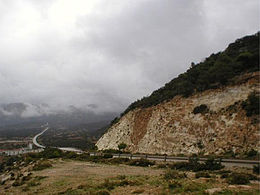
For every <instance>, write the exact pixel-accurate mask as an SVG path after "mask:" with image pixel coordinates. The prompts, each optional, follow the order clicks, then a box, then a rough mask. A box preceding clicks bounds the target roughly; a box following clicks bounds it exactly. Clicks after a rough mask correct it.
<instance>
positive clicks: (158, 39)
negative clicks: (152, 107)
mask: <svg viewBox="0 0 260 195" xmlns="http://www.w3.org/2000/svg"><path fill="white" fill-rule="evenodd" d="M258 6H259V2H258V1H257V0H252V1H243V0H230V1H228V2H227V1H224V0H212V1H205V0H198V1H189V0H183V1H178V0H162V1H157V0H149V1H148V0H140V1H139V0H138V1H132V0H125V1H120V0H111V1H109V2H108V1H105V0H95V1H83V0H75V1H67V0H64V1H60V0H48V1H39V2H38V1H33V0H24V1H19V0H17V1H14V0H10V1H5V0H0V35H1V36H0V42H1V43H2V44H1V45H0V88H1V91H0V104H1V103H2V104H5V103H15V102H27V107H26V108H27V109H26V112H24V114H23V116H24V117H29V116H32V115H44V114H45V113H50V112H51V113H52V112H58V111H60V110H67V111H68V110H71V109H72V107H70V105H72V106H73V109H83V110H89V111H91V112H92V111H93V112H95V113H102V112H121V111H122V110H123V109H125V108H126V106H127V105H128V104H130V103H131V102H132V101H134V100H136V99H138V98H141V97H142V96H145V95H148V94H149V93H151V92H152V91H153V90H155V89H157V88H158V87H160V86H162V85H163V84H164V83H165V82H167V81H169V80H171V79H172V78H173V77H175V76H177V75H178V74H180V73H181V72H183V71H185V70H186V69H187V68H188V67H189V66H190V63H191V62H192V61H195V62H199V61H201V60H202V59H203V58H204V57H207V56H208V55H210V54H211V53H213V52H218V51H219V50H222V49H224V48H225V47H226V46H227V44H228V43H230V42H231V41H234V40H235V39H236V38H239V37H242V36H244V35H246V34H252V33H255V32H256V31H258V30H259V24H258V22H259V20H258V18H259V8H258ZM3 13H4V14H3ZM42 103H47V104H48V105H49V106H48V108H45V107H43V106H40V108H39V107H37V106H36V105H41V104H42ZM31 105H35V106H31Z"/></svg>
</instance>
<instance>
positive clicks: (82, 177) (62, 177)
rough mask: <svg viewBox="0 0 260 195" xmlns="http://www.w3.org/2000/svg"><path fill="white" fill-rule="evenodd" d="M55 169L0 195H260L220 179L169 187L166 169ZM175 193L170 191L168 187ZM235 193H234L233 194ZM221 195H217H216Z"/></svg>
mask: <svg viewBox="0 0 260 195" xmlns="http://www.w3.org/2000/svg"><path fill="white" fill-rule="evenodd" d="M52 163H53V167H52V168H48V169H45V170H42V171H33V174H32V179H31V180H29V181H27V182H26V183H25V184H23V185H21V186H10V187H6V186H5V185H0V195H4V194H13V195H16V194H17V195H25V194H26V195H27V194H28V195H32V194H46V195H47V194H68V195H74V194H104V195H106V194H115V195H126V194H173V193H174V194H207V193H205V190H207V189H213V191H214V189H215V190H216V191H218V190H219V189H222V191H223V190H224V193H222V194H235V192H241V193H237V194H248V195H249V194H260V193H259V191H258V190H257V189H258V188H259V183H257V182H256V183H253V184H250V185H239V186H236V185H233V186H232V185H228V184H226V183H224V182H223V181H222V180H221V179H219V178H217V177H213V178H199V179H196V178H195V177H194V173H186V174H187V178H185V179H180V180H176V181H174V182H173V183H171V184H169V182H166V181H165V180H164V177H163V176H164V173H165V169H158V168H154V167H135V166H128V165H107V164H96V163H90V162H82V161H71V160H55V161H54V162H52ZM171 185H172V187H173V189H176V190H175V191H174V190H172V189H170V188H169V186H171ZM233 192H234V193H233ZM215 194H218V193H215Z"/></svg>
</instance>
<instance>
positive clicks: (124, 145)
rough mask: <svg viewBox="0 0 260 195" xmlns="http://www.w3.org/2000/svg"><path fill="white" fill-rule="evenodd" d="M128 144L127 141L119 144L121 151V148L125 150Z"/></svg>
mask: <svg viewBox="0 0 260 195" xmlns="http://www.w3.org/2000/svg"><path fill="white" fill-rule="evenodd" d="M126 147H127V145H126V144H125V143H121V144H119V145H118V149H119V150H120V151H121V150H124V149H126Z"/></svg>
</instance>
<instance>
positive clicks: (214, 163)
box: [203, 157, 224, 171]
mask: <svg viewBox="0 0 260 195" xmlns="http://www.w3.org/2000/svg"><path fill="white" fill-rule="evenodd" d="M203 168H204V170H212V171H213V170H220V169H222V168H224V166H223V165H222V164H221V159H219V160H216V159H214V158H212V157H211V158H208V159H207V160H206V162H205V163H204V167H203Z"/></svg>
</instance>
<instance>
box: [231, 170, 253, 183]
mask: <svg viewBox="0 0 260 195" xmlns="http://www.w3.org/2000/svg"><path fill="white" fill-rule="evenodd" d="M227 182H228V183H229V184H248V183H249V177H248V176H247V175H246V174H243V173H231V174H230V175H229V177H228V178H227Z"/></svg>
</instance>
